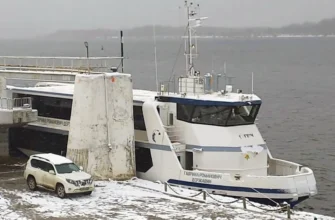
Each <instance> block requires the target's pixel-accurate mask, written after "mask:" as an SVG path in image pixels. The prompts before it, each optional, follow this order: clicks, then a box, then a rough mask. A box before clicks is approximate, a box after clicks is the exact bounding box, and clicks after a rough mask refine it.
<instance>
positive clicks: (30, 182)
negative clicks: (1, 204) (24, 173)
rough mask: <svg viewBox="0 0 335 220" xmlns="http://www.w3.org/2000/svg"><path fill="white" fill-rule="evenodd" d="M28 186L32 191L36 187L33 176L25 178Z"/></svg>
mask: <svg viewBox="0 0 335 220" xmlns="http://www.w3.org/2000/svg"><path fill="white" fill-rule="evenodd" d="M27 185H28V188H29V189H30V190H32V191H34V190H35V189H36V180H35V178H34V177H33V176H29V177H28V179H27Z"/></svg>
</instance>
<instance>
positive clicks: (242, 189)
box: [168, 179, 286, 194]
mask: <svg viewBox="0 0 335 220" xmlns="http://www.w3.org/2000/svg"><path fill="white" fill-rule="evenodd" d="M168 183H170V184H176V185H183V186H187V187H198V188H204V189H210V190H224V191H235V192H248V193H255V192H256V191H255V190H257V191H258V192H260V193H275V194H285V193H286V192H285V190H283V189H265V188H255V190H253V189H252V188H248V187H236V186H223V185H213V184H206V183H195V182H188V181H182V180H174V179H169V180H168Z"/></svg>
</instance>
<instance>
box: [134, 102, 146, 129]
mask: <svg viewBox="0 0 335 220" xmlns="http://www.w3.org/2000/svg"><path fill="white" fill-rule="evenodd" d="M133 114H134V128H135V130H142V131H146V127H145V122H144V117H143V110H142V106H133Z"/></svg>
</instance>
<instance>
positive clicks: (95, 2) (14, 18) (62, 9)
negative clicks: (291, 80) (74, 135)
mask: <svg viewBox="0 0 335 220" xmlns="http://www.w3.org/2000/svg"><path fill="white" fill-rule="evenodd" d="M195 2H197V3H199V4H200V6H201V15H202V16H208V17H209V19H208V20H207V21H206V23H204V25H207V26H225V27H227V26H229V27H250V26H271V27H278V26H283V25H287V24H291V23H301V22H305V21H319V20H321V19H324V18H330V17H335V0H195ZM183 5H184V0H0V30H1V32H0V35H7V36H10V35H15V34H26V35H27V36H29V35H36V34H43V33H48V32H53V31H56V30H58V29H92V28H111V29H125V28H130V27H136V26H141V25H148V24H149V25H151V24H153V23H156V24H162V25H174V26H175V25H179V24H184V20H183V18H184V17H183V16H184V9H183ZM179 6H181V7H182V9H178V7H179ZM0 37H1V36H0Z"/></svg>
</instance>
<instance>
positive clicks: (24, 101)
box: [0, 97, 31, 110]
mask: <svg viewBox="0 0 335 220" xmlns="http://www.w3.org/2000/svg"><path fill="white" fill-rule="evenodd" d="M16 108H25V109H31V97H23V98H15V99H10V98H0V109H6V110H13V109H16Z"/></svg>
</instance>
